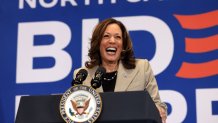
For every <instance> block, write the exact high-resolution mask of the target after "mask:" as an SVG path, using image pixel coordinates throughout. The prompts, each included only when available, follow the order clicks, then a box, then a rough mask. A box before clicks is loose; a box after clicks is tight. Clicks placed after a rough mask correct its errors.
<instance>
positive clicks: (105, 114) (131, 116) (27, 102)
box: [15, 91, 161, 123]
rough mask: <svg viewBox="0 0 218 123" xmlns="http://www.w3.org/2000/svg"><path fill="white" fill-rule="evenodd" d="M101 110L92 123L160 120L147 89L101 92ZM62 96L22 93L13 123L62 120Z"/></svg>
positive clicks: (55, 121) (159, 122) (61, 121)
mask: <svg viewBox="0 0 218 123" xmlns="http://www.w3.org/2000/svg"><path fill="white" fill-rule="evenodd" d="M100 95H101V98H102V103H103V104H102V111H101V114H100V116H99V118H98V119H97V120H96V121H95V123H117V122H119V123H135V122H137V123H161V118H160V115H159V112H158V110H157V108H156V106H155V104H154V102H153V100H152V99H151V97H150V95H149V94H148V92H147V91H134V92H133V91H130V92H105V93H100ZM61 96H62V95H46V96H23V97H21V100H20V105H19V108H18V112H17V117H16V121H15V123H65V121H64V120H63V119H62V117H61V115H60V112H59V103H60V100H61Z"/></svg>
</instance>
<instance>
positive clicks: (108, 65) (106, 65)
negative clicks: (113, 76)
mask: <svg viewBox="0 0 218 123" xmlns="http://www.w3.org/2000/svg"><path fill="white" fill-rule="evenodd" d="M102 66H103V67H104V68H105V69H106V72H107V73H110V72H114V71H117V69H118V62H117V63H103V64H102Z"/></svg>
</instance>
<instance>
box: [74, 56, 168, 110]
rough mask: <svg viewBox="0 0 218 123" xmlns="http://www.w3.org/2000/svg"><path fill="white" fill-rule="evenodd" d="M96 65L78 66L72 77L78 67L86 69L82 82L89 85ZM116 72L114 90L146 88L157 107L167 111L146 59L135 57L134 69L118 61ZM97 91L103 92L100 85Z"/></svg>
mask: <svg viewBox="0 0 218 123" xmlns="http://www.w3.org/2000/svg"><path fill="white" fill-rule="evenodd" d="M97 68H98V66H95V67H94V68H92V69H87V68H79V69H76V70H75V71H74V78H75V77H76V73H77V72H78V71H79V70H80V69H86V70H87V71H88V76H87V78H86V80H85V81H84V82H83V84H84V85H87V86H91V84H90V82H91V80H92V78H93V77H94V75H95V71H96V70H97ZM117 71H118V73H117V80H116V85H115V90H114V91H115V92H119V91H143V90H147V91H148V93H149V94H150V96H151V97H152V99H153V101H154V103H155V104H156V106H157V107H162V108H164V109H165V111H167V106H166V104H165V103H163V102H161V100H160V96H159V92H158V85H157V82H156V79H155V77H154V74H153V72H152V69H151V66H150V64H149V62H148V60H145V59H136V67H135V69H126V68H124V66H123V64H122V62H119V67H118V70H117ZM96 91H97V92H103V88H102V86H101V87H100V88H97V89H96Z"/></svg>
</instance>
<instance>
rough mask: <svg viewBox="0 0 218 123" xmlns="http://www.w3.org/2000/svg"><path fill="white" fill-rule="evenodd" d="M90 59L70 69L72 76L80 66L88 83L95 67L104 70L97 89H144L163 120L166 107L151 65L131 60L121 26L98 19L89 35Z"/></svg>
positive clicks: (130, 53) (113, 21)
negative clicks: (100, 83)
mask: <svg viewBox="0 0 218 123" xmlns="http://www.w3.org/2000/svg"><path fill="white" fill-rule="evenodd" d="M88 56H89V57H90V60H89V61H87V62H86V63H85V66H86V67H85V68H79V69H76V70H75V71H74V78H75V77H76V74H77V73H78V71H79V70H80V69H86V70H87V71H88V76H87V78H86V79H85V81H84V82H83V84H84V85H87V86H91V84H90V83H91V80H92V78H93V77H94V76H95V71H96V70H97V69H98V68H99V67H103V68H105V69H106V73H105V74H104V75H103V79H102V85H101V86H100V87H99V88H97V89H96V91H97V92H119V91H144V90H147V91H148V92H149V94H150V96H151V97H152V99H153V101H154V103H155V104H156V106H157V108H158V110H159V112H160V116H161V118H162V121H163V123H165V122H166V117H167V106H166V104H165V103H163V102H161V100H160V96H159V90H158V85H157V82H156V79H155V77H154V74H153V72H152V69H151V66H150V64H149V62H148V60H146V59H144V60H143V59H135V57H134V52H133V46H132V41H131V39H130V36H129V34H128V31H127V30H126V28H125V26H124V25H123V24H122V23H121V22H120V21H117V20H115V19H112V18H109V19H106V20H103V21H102V22H100V23H99V24H98V25H97V26H96V27H95V30H94V32H93V34H92V38H91V47H90V49H89V53H88Z"/></svg>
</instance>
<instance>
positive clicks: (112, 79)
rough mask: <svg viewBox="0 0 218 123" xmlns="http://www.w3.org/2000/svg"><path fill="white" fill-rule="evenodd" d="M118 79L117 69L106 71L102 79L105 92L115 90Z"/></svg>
mask: <svg viewBox="0 0 218 123" xmlns="http://www.w3.org/2000/svg"><path fill="white" fill-rule="evenodd" d="M116 79H117V71H114V72H111V73H106V74H105V75H104V78H103V81H102V87H103V90H104V92H114V88H115V84H116Z"/></svg>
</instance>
